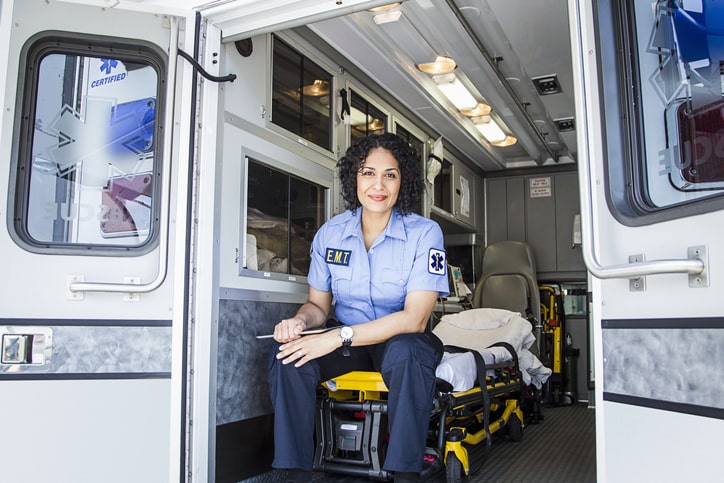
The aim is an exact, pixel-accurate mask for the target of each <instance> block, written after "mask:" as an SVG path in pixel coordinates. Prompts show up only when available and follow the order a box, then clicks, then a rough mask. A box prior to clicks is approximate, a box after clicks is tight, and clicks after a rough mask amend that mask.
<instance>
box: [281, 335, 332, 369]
mask: <svg viewBox="0 0 724 483" xmlns="http://www.w3.org/2000/svg"><path fill="white" fill-rule="evenodd" d="M341 344H342V339H341V338H340V337H339V331H338V330H336V329H335V330H330V331H329V332H324V333H322V334H314V335H305V336H303V337H300V338H298V339H295V340H293V341H291V342H287V343H286V344H282V345H281V346H279V353H278V354H277V359H281V360H282V363H283V364H290V363H292V362H293V363H294V366H295V367H300V366H302V365H304V364H305V363H307V362H309V361H311V360H312V359H317V358H319V357H323V356H326V355H327V354H329V353H331V352H333V351H334V350H335V349H337V348H339V347H340V346H341Z"/></svg>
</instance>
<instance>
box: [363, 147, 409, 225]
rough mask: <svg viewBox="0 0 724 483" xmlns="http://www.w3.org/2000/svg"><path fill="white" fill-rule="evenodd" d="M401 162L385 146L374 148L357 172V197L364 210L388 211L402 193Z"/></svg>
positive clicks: (374, 211)
mask: <svg viewBox="0 0 724 483" xmlns="http://www.w3.org/2000/svg"><path fill="white" fill-rule="evenodd" d="M401 177H402V173H400V163H398V162H397V159H395V157H394V156H393V155H392V153H390V152H389V151H388V150H387V149H385V148H374V149H372V150H371V151H370V152H369V154H368V155H367V159H365V161H364V165H363V166H362V168H360V170H359V172H358V173H357V198H358V199H359V201H360V204H361V205H362V208H363V209H364V210H367V211H370V212H373V213H387V212H390V211H391V210H392V208H393V207H394V206H395V203H396V202H397V196H398V195H399V194H400V184H401V182H402V179H401Z"/></svg>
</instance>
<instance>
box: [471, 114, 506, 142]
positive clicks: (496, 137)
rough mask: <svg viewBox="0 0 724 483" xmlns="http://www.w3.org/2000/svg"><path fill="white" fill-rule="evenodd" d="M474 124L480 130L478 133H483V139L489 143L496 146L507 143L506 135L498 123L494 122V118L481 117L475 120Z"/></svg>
mask: <svg viewBox="0 0 724 483" xmlns="http://www.w3.org/2000/svg"><path fill="white" fill-rule="evenodd" d="M473 122H474V123H475V127H476V128H478V131H480V132H481V133H482V135H483V137H484V138H485V139H486V140H487V141H488V142H489V143H491V144H494V143H501V142H503V141H505V138H506V134H505V133H504V132H503V130H502V129H501V128H500V126H498V123H496V122H495V121H494V120H493V118H492V117H490V116H480V117H478V118H475V119H473Z"/></svg>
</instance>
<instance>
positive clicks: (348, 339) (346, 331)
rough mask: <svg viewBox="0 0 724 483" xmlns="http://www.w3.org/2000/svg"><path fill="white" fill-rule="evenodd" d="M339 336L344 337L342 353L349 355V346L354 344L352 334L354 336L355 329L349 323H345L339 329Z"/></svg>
mask: <svg viewBox="0 0 724 483" xmlns="http://www.w3.org/2000/svg"><path fill="white" fill-rule="evenodd" d="M339 336H340V337H341V338H342V353H343V354H344V355H346V356H348V355H349V346H351V345H352V336H354V330H352V327H350V326H349V325H343V326H342V327H341V328H340V329H339Z"/></svg>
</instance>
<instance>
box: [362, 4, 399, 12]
mask: <svg viewBox="0 0 724 483" xmlns="http://www.w3.org/2000/svg"><path fill="white" fill-rule="evenodd" d="M400 4H401V2H394V3H388V4H387V5H382V6H381V7H372V8H368V9H367V11H368V12H386V11H388V10H392V9H393V8H397V7H399V6H400Z"/></svg>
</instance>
